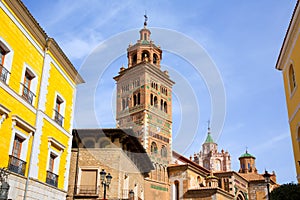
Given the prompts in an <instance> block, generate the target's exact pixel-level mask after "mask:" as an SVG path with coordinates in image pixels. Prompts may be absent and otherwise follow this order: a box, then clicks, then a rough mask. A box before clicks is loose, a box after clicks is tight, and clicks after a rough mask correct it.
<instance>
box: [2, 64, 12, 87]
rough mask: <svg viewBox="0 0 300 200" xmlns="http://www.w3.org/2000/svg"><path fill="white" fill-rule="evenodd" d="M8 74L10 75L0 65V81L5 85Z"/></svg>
mask: <svg viewBox="0 0 300 200" xmlns="http://www.w3.org/2000/svg"><path fill="white" fill-rule="evenodd" d="M8 74H10V72H9V71H8V70H7V69H6V68H5V67H3V66H2V65H1V64H0V81H2V82H4V83H6V80H7V76H8Z"/></svg>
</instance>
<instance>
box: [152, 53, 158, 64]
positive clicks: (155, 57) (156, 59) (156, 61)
mask: <svg viewBox="0 0 300 200" xmlns="http://www.w3.org/2000/svg"><path fill="white" fill-rule="evenodd" d="M157 63H158V57H157V55H156V54H153V64H155V65H156V64H157Z"/></svg>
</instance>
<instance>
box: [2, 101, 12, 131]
mask: <svg viewBox="0 0 300 200" xmlns="http://www.w3.org/2000/svg"><path fill="white" fill-rule="evenodd" d="M9 113H10V110H9V109H8V108H6V107H5V106H3V105H2V104H0V128H1V125H2V123H3V122H4V120H5V119H7V118H8V114H9Z"/></svg>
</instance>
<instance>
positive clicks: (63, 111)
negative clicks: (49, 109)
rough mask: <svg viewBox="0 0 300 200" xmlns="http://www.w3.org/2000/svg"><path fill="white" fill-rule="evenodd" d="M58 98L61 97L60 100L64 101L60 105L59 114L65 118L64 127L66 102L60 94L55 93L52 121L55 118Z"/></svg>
mask: <svg viewBox="0 0 300 200" xmlns="http://www.w3.org/2000/svg"><path fill="white" fill-rule="evenodd" d="M57 97H59V98H60V99H62V100H63V102H62V103H61V104H60V111H59V114H61V115H62V116H63V118H64V119H63V123H62V126H64V123H65V110H66V100H65V98H64V97H63V96H62V95H61V94H60V93H58V92H55V98H54V102H53V105H54V106H53V116H52V119H54V118H55V111H54V110H55V106H56V99H57Z"/></svg>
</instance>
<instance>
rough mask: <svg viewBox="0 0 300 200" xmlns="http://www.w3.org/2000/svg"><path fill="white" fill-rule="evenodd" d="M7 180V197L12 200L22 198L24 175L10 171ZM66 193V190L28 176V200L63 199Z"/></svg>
mask: <svg viewBox="0 0 300 200" xmlns="http://www.w3.org/2000/svg"><path fill="white" fill-rule="evenodd" d="M7 182H8V183H9V185H10V189H9V194H8V198H9V199H13V200H23V198H24V192H25V184H26V177H24V176H20V175H18V174H15V173H10V175H9V177H8V181H7ZM66 194H67V192H65V191H63V190H60V189H57V188H55V187H53V186H50V185H48V184H46V183H42V182H39V181H37V180H33V179H31V178H30V179H29V182H28V189H27V195H26V197H27V199H30V200H41V199H51V200H63V199H66Z"/></svg>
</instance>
